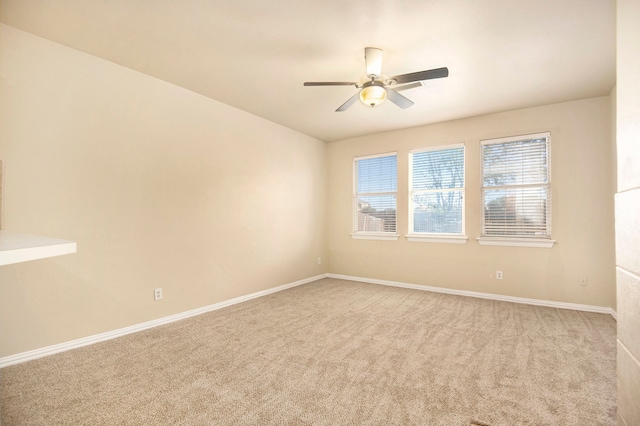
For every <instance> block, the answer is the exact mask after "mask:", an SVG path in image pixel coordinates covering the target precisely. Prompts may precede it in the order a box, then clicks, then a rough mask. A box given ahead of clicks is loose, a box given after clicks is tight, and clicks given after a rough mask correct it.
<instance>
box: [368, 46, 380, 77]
mask: <svg viewBox="0 0 640 426" xmlns="http://www.w3.org/2000/svg"><path fill="white" fill-rule="evenodd" d="M364 62H365V64H366V66H367V77H369V78H371V77H375V78H379V77H380V75H381V74H382V49H378V48H376V47H365V48H364Z"/></svg>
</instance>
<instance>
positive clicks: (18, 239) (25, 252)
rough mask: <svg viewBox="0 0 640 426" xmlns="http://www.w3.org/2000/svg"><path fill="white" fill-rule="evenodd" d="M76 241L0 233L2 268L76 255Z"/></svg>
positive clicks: (0, 262)
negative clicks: (37, 260) (14, 264)
mask: <svg viewBox="0 0 640 426" xmlns="http://www.w3.org/2000/svg"><path fill="white" fill-rule="evenodd" d="M76 250H77V246H76V242H75V241H67V240H59V239H57V238H49V237H41V236H38V235H29V234H18V233H15V232H6V231H0V266H2V265H10V264H12V263H20V262H27V261H29V260H36V259H44V258H47V257H54V256H61V255H63V254H70V253H75V252H76Z"/></svg>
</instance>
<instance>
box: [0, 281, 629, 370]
mask: <svg viewBox="0 0 640 426" xmlns="http://www.w3.org/2000/svg"><path fill="white" fill-rule="evenodd" d="M322 278H335V279H341V280H348V281H359V282H363V283H368V284H378V285H386V286H391V287H402V288H409V289H413V290H422V291H431V292H434V293H446V294H453V295H457V296H467V297H477V298H481V299H490V300H498V301H502V302H512V303H522V304H526V305H536V306H546V307H550V308H560V309H571V310H574V311H585V312H595V313H600V314H609V315H611V316H612V317H613V318H614V319H616V320H617V319H618V315H617V312H616V311H615V310H614V309H612V308H607V307H604V306H592V305H580V304H576V303H566V302H555V301H551V300H540V299H528V298H524V297H515V296H504V295H501V294H492V293H480V292H476V291H468V290H456V289H451V288H445V287H433V286H427V285H419V284H408V283H403V282H398V281H388V280H378V279H373V278H364V277H354V276H351V275H341V274H330V273H327V274H320V275H316V276H313V277H309V278H305V279H302V280H298V281H294V282H292V283H289V284H283V285H280V286H277V287H273V288H269V289H266V290H262V291H258V292H255V293H251V294H247V295H245V296H239V297H235V298H233V299H229V300H224V301H222V302H218V303H214V304H213V305H208V306H203V307H201V308H196V309H192V310H189V311H185V312H181V313H179V314H175V315H170V316H167V317H162V318H158V319H155V320H151V321H147V322H143V323H140V324H136V325H132V326H129V327H124V328H119V329H116V330H112V331H107V332H105V333H100V334H95V335H93V336H87V337H83V338H80V339H76V340H71V341H68V342H63V343H59V344H56V345H51V346H46V347H44V348H40V349H34V350H32V351H27V352H21V353H19V354H15V355H10V356H7V357H3V358H0V368H4V367H8V366H10V365H15V364H20V363H23V362H27V361H32V360H34V359H38V358H43V357H45V356H49V355H53V354H57V353H60V352H65V351H68V350H71V349H77V348H81V347H83V346H89V345H92V344H94V343H99V342H104V341H106V340H111V339H115V338H118V337H121V336H125V335H127V334H132V333H137V332H138V331H143V330H147V329H149V328H153V327H157V326H159V325H164V324H169V323H172V322H175V321H180V320H182V319H186V318H189V317H193V316H196V315H200V314H204V313H207V312H211V311H216V310H218V309H222V308H226V307H227V306H232V305H236V304H238V303H242V302H246V301H248V300H251V299H255V298H258V297H262V296H267V295H269V294H272V293H277V292H279V291H283V290H287V289H290V288H293V287H297V286H300V285H303V284H308V283H311V282H314V281H318V280H320V279H322Z"/></svg>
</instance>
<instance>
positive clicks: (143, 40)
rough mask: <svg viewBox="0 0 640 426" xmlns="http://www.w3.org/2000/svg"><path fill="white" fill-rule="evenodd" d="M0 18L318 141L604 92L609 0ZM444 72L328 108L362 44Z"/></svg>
mask: <svg viewBox="0 0 640 426" xmlns="http://www.w3.org/2000/svg"><path fill="white" fill-rule="evenodd" d="M0 21H2V22H3V23H5V24H8V25H11V26H14V27H16V28H19V29H22V30H25V31H29V32H31V33H33V34H36V35H39V36H42V37H45V38H48V39H50V40H53V41H56V42H59V43H62V44H64V45H67V46H70V47H72V48H75V49H78V50H81V51H84V52H87V53H90V54H92V55H95V56H98V57H101V58H104V59H107V60H109V61H113V62H115V63H118V64H121V65H124V66H126V67H128V68H131V69H134V70H137V71H140V72H143V73H145V74H148V75H151V76H154V77H157V78H159V79H162V80H165V81H168V82H171V83H174V84H176V85H179V86H182V87H184V88H187V89H190V90H192V91H194V92H197V93H201V94H202V95H204V96H207V97H210V98H212V99H216V100H218V101H221V102H224V103H225V104H228V105H232V106H234V107H237V108H240V109H242V110H245V111H248V112H250V113H253V114H255V115H257V116H260V117H264V118H266V119H268V120H271V121H274V122H276V123H280V124H282V125H285V126H287V127H289V128H291V129H295V130H298V131H300V132H302V133H305V134H308V135H311V136H314V137H316V138H318V139H321V140H324V141H335V140H341V139H345V138H349V137H354V136H359V135H365V134H370V133H377V132H381V131H388V130H394V129H399V128H405V127H412V126H419V125H423V124H429V123H434V122H439V121H445V120H452V119H457V118H462V117H469V116H475V115H481V114H486V113H492V112H497V111H505V110H511V109H517V108H524V107H529V106H535V105H543V104H549V103H555V102H563V101H569V100H575V99H582V98H588V97H593V96H601V95H607V94H609V92H610V90H611V89H612V88H613V86H614V85H615V0H404V1H403V0H347V1H345V0H268V1H267V0H235V1H234V0H183V1H176V0H0ZM365 46H374V47H379V48H382V49H384V58H383V67H382V69H383V73H385V74H387V75H396V74H404V73H408V72H413V71H422V70H427V69H431V68H438V67H443V66H446V67H448V68H449V77H448V78H445V79H438V80H431V81H429V82H428V83H427V84H426V86H425V87H421V88H418V89H412V90H408V91H405V92H403V95H405V96H407V97H408V98H410V99H411V100H413V101H414V102H415V105H414V106H413V107H411V108H409V109H406V110H402V109H400V108H398V107H397V106H395V105H394V104H392V103H391V102H385V103H384V104H382V105H380V106H379V107H376V108H369V107H366V106H364V105H362V104H360V103H357V104H355V105H354V106H353V107H351V108H350V109H349V110H347V111H346V112H341V113H337V112H334V111H335V109H336V108H337V107H338V106H340V105H341V104H342V103H343V102H344V101H346V100H347V99H348V98H349V97H350V96H351V95H353V94H354V93H355V90H356V89H355V88H353V87H349V86H343V87H303V85H302V84H303V82H304V81H357V80H358V79H360V77H361V76H362V75H363V74H364V47H365Z"/></svg>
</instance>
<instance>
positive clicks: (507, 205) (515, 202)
mask: <svg viewBox="0 0 640 426" xmlns="http://www.w3.org/2000/svg"><path fill="white" fill-rule="evenodd" d="M549 142H550V134H549V133H539V134H535V135H525V136H518V137H512V138H503V139H496V140H486V141H482V142H481V152H482V154H481V155H482V202H483V205H484V216H483V226H482V235H483V237H516V238H550V237H551V173H550V163H551V159H550V150H549Z"/></svg>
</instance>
